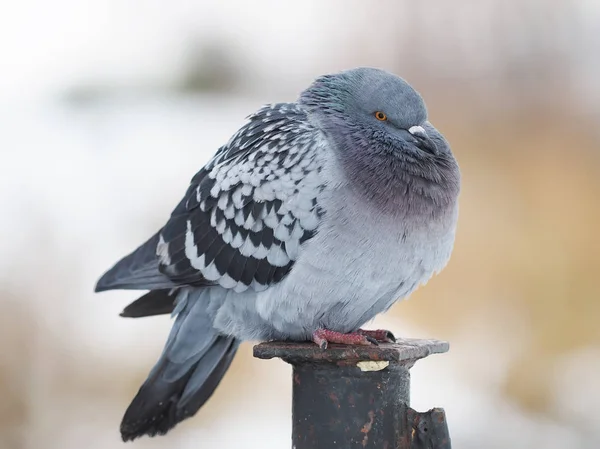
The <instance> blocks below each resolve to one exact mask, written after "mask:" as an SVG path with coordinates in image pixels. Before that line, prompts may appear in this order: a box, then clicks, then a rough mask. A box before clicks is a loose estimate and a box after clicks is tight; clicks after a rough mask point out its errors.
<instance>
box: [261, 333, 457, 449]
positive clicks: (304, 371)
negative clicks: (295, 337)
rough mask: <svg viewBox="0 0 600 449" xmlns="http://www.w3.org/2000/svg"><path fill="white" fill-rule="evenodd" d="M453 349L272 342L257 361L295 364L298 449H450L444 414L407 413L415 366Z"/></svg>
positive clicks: (419, 343)
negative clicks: (323, 346) (430, 356)
mask: <svg viewBox="0 0 600 449" xmlns="http://www.w3.org/2000/svg"><path fill="white" fill-rule="evenodd" d="M446 351H448V343H446V342H442V341H437V340H413V339H402V340H398V341H397V342H396V343H394V344H381V345H380V346H344V345H330V346H329V348H327V349H326V350H322V349H320V348H319V347H318V346H316V345H315V344H313V343H287V342H269V343H261V344H259V345H257V346H255V347H254V356H255V357H257V358H260V359H271V358H274V357H278V358H281V359H283V360H284V361H285V362H287V363H290V364H291V365H292V366H293V403H292V448H293V449H334V448H340V449H354V448H360V449H370V448H372V449H425V448H427V449H450V437H449V435H448V426H447V424H446V417H445V414H444V410H443V409H440V408H434V409H431V410H429V411H428V412H424V413H419V412H416V411H415V410H413V409H411V408H410V406H409V405H410V373H409V369H410V368H412V366H413V365H414V363H415V362H416V361H417V360H419V359H422V358H424V357H427V356H428V355H430V354H436V353H443V352H446Z"/></svg>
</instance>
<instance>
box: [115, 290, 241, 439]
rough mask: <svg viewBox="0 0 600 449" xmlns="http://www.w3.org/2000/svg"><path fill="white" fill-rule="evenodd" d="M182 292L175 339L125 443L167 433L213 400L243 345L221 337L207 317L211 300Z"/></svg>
mask: <svg viewBox="0 0 600 449" xmlns="http://www.w3.org/2000/svg"><path fill="white" fill-rule="evenodd" d="M188 294H189V292H187V291H184V292H182V293H179V294H178V298H177V301H178V303H179V304H178V309H179V307H181V309H180V310H181V311H180V312H179V314H178V316H177V319H176V321H175V324H174V325H173V329H172V330H171V334H170V335H169V339H168V341H167V344H166V346H165V349H164V351H163V354H162V355H161V357H160V359H159V360H158V362H157V364H156V365H155V366H154V368H153V369H152V371H151V372H150V375H149V376H148V379H147V380H146V381H145V382H144V384H143V385H142V387H141V388H140V390H139V391H138V393H137V395H136V396H135V398H134V399H133V401H132V402H131V405H130V406H129V407H128V409H127V411H126V412H125V415H124V417H123V421H122V422H121V437H122V439H123V441H131V440H134V439H136V438H138V437H141V436H143V435H148V436H155V435H164V434H165V433H167V432H168V431H169V430H171V429H172V428H173V427H175V426H176V425H177V424H178V423H179V422H181V421H183V420H184V419H186V418H189V417H190V416H193V415H194V414H195V413H196V412H197V411H198V409H199V408H200V407H202V405H203V404H204V403H205V402H206V401H207V400H208V399H209V398H210V397H211V395H212V394H213V392H214V391H215V389H216V388H217V386H218V385H219V383H220V381H221V379H222V378H223V376H224V375H225V372H226V371H227V368H229V365H230V364H231V361H232V360H233V357H234V355H235V353H236V351H237V348H238V346H239V341H238V340H236V339H235V338H233V337H228V336H223V335H218V334H217V333H216V332H215V331H214V329H213V328H212V323H211V320H210V318H209V317H208V315H207V314H206V302H205V301H203V300H202V299H204V298H202V297H201V296H202V293H201V294H200V295H199V296H200V297H194V298H189V297H188V296H187V295H188Z"/></svg>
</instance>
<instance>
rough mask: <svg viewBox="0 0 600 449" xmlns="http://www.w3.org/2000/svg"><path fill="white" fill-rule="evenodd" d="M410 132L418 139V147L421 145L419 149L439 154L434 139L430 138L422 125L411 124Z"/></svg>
mask: <svg viewBox="0 0 600 449" xmlns="http://www.w3.org/2000/svg"><path fill="white" fill-rule="evenodd" d="M408 132H409V133H410V134H411V135H412V136H413V137H414V138H415V139H416V140H417V147H419V149H421V150H423V151H425V152H427V153H429V154H433V155H436V154H438V149H437V146H436V145H435V143H434V142H433V140H431V139H430V138H429V136H428V135H427V133H426V132H425V130H424V129H423V127H422V126H411V127H410V128H409V129H408Z"/></svg>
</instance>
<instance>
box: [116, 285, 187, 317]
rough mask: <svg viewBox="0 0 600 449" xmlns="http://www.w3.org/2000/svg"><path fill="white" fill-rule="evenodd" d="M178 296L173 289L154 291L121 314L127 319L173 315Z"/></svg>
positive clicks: (130, 305) (134, 302) (133, 303)
mask: <svg viewBox="0 0 600 449" xmlns="http://www.w3.org/2000/svg"><path fill="white" fill-rule="evenodd" d="M175 299H176V294H175V292H172V289H162V290H152V291H150V292H148V293H146V294H145V295H143V296H141V297H140V298H138V299H136V300H135V301H133V302H132V303H131V304H129V305H128V306H127V307H125V308H124V309H123V311H122V312H121V316H122V317H125V318H141V317H145V316H154V315H163V314H170V313H173V310H175Z"/></svg>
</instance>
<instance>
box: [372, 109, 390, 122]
mask: <svg viewBox="0 0 600 449" xmlns="http://www.w3.org/2000/svg"><path fill="white" fill-rule="evenodd" d="M375 118H376V119H377V120H379V121H382V122H385V121H386V120H387V115H385V114H384V113H383V112H381V111H377V112H376V113H375Z"/></svg>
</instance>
